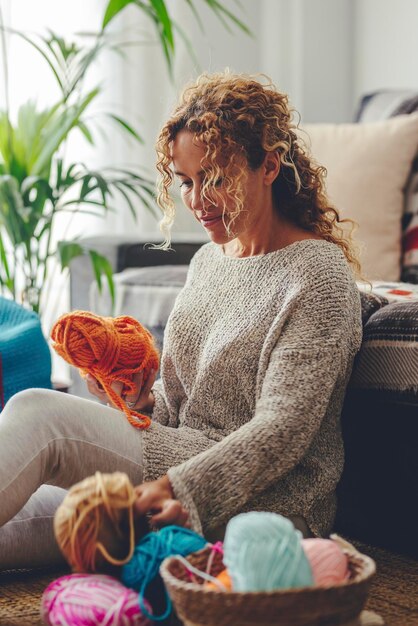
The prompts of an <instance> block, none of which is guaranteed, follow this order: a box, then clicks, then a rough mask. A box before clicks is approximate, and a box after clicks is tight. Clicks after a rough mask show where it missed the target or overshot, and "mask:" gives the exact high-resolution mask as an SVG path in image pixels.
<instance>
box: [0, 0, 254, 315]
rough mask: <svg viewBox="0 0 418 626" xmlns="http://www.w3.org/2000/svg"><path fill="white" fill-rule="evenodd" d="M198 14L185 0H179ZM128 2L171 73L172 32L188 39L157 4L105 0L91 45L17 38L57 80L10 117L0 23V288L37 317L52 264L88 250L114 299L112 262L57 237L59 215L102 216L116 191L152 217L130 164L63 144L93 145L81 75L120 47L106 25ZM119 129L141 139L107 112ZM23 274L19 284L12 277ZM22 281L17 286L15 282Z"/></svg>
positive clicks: (90, 96)
mask: <svg viewBox="0 0 418 626" xmlns="http://www.w3.org/2000/svg"><path fill="white" fill-rule="evenodd" d="M185 1H186V2H187V3H188V5H189V6H190V7H191V8H192V9H193V11H194V15H195V17H196V19H198V20H199V15H198V12H197V10H196V7H195V6H194V3H193V2H192V0H185ZM201 1H202V2H205V3H206V4H207V5H208V6H209V7H210V8H211V9H212V10H213V11H214V12H215V13H216V14H217V15H218V17H219V18H220V19H222V20H223V21H224V22H225V20H226V21H228V20H229V21H232V22H233V23H235V24H236V25H238V26H239V27H240V28H242V29H244V30H246V31H248V29H247V28H246V26H245V25H244V24H242V22H240V21H239V20H238V19H237V18H236V17H235V16H234V15H233V14H232V13H230V12H229V11H228V10H227V9H225V8H224V7H223V6H222V4H221V3H220V2H218V0H201ZM128 4H133V5H135V6H136V7H138V9H139V10H141V11H143V12H144V13H145V14H146V15H147V16H148V17H149V18H150V19H151V21H152V22H153V24H154V27H155V30H156V33H157V35H158V39H159V42H160V44H161V47H162V49H163V51H164V55H165V58H166V61H167V67H168V70H169V72H170V73H171V67H172V58H173V55H174V52H175V37H174V34H173V32H174V30H175V29H177V32H178V33H179V34H180V35H181V37H183V39H184V40H185V41H186V44H188V41H187V37H186V36H185V34H184V33H183V31H181V30H180V29H179V27H178V26H177V25H176V24H175V23H174V22H173V20H172V19H171V17H170V15H169V12H168V11H167V7H166V4H165V2H164V1H163V0H148V1H142V0H110V2H109V3H108V4H107V6H106V10H105V15H104V18H103V28H102V30H101V32H99V33H98V34H96V35H94V36H93V37H92V43H90V44H85V43H83V45H79V44H77V43H75V42H74V41H72V42H67V41H65V40H64V39H63V38H61V37H60V36H59V35H57V34H56V33H53V32H51V31H50V32H49V33H48V34H47V35H46V36H39V37H38V38H34V37H28V36H27V35H25V34H24V33H16V32H15V33H14V34H15V35H19V36H20V37H23V38H24V39H25V40H26V41H27V42H28V44H29V45H31V46H32V47H33V48H34V49H35V50H36V51H37V53H39V54H41V55H42V57H43V58H44V59H45V61H46V62H47V63H48V66H49V68H50V70H51V72H52V74H53V76H54V78H55V79H56V82H57V84H58V86H59V90H60V97H59V99H58V100H57V101H56V102H55V103H54V104H53V105H51V106H49V107H48V108H45V109H42V110H41V109H39V108H38V107H37V105H36V103H35V102H34V101H32V100H28V101H27V102H25V103H24V104H23V105H22V106H21V107H20V109H19V111H18V113H17V118H16V121H15V122H12V120H11V115H10V107H9V103H8V96H7V49H6V39H5V28H4V26H3V22H2V19H1V13H0V26H1V36H2V40H1V44H2V48H3V69H4V75H5V83H6V85H5V93H6V102H5V107H4V109H3V110H0V290H1V291H0V293H1V294H2V295H5V296H7V297H11V298H13V299H15V300H17V301H18V302H21V303H23V304H25V305H26V306H28V307H29V308H31V309H32V310H33V311H35V312H37V313H39V314H42V312H43V310H44V307H45V304H46V302H45V297H44V292H45V288H46V286H47V284H48V281H49V280H50V275H51V268H52V266H53V263H54V261H55V262H56V260H57V259H58V262H59V264H60V266H61V268H62V269H65V268H68V265H69V263H70V261H71V260H72V259H73V258H74V257H75V256H78V255H82V254H87V255H88V256H89V258H90V261H91V263H92V267H93V270H94V275H95V278H96V281H97V283H98V285H99V288H100V287H101V281H102V279H103V277H104V278H105V279H106V280H107V282H108V284H109V290H110V294H111V296H112V298H113V295H114V293H113V281H112V268H111V265H110V263H109V262H108V260H107V259H106V258H105V257H103V256H101V255H100V254H98V253H97V251H95V250H94V249H85V248H84V247H83V246H82V245H81V243H80V242H79V241H77V240H70V241H59V242H58V243H57V242H56V240H55V237H54V227H55V225H56V221H57V217H58V216H59V215H60V214H62V213H63V212H71V213H72V214H73V216H76V215H78V214H80V213H86V212H89V213H93V214H95V215H105V214H106V212H107V211H109V210H112V208H114V207H113V204H114V200H115V198H116V197H117V196H118V195H119V197H121V198H122V200H123V201H124V202H125V203H126V204H127V205H128V207H129V209H130V211H131V212H132V214H133V215H134V216H136V212H137V209H136V207H137V206H138V202H139V203H140V204H141V205H142V206H144V207H145V208H146V209H147V210H149V211H151V212H154V214H155V215H157V213H156V205H155V202H154V183H153V181H151V180H149V179H148V178H147V177H145V176H143V175H141V174H140V173H139V171H134V169H133V168H130V169H121V168H116V167H107V168H100V170H93V169H91V168H88V167H86V166H85V165H84V164H83V163H81V162H68V160H67V159H66V157H65V146H66V144H67V142H68V140H69V139H70V138H71V136H72V134H73V133H74V132H76V131H77V130H78V131H79V132H81V133H82V134H83V136H84V138H85V140H86V141H87V142H89V143H90V144H92V145H94V142H95V140H94V136H93V133H92V131H91V128H90V122H89V120H88V116H87V114H88V113H89V112H90V110H91V107H92V105H93V103H94V102H95V100H96V99H97V97H98V95H99V94H100V92H101V87H100V86H96V87H94V88H92V89H88V90H86V89H85V82H84V78H85V75H86V73H87V72H88V71H89V70H90V69H91V67H92V65H93V64H94V62H95V61H96V60H97V58H98V57H99V56H100V54H101V53H102V52H103V50H105V49H109V48H113V49H116V50H119V51H120V49H121V46H122V45H123V44H115V43H114V42H113V40H112V37H111V36H110V35H109V32H108V26H109V23H110V22H111V21H112V20H113V19H114V18H115V16H116V15H117V14H118V13H119V12H120V11H121V10H123V9H124V8H125V7H126V6H127V5H128ZM108 117H109V118H111V119H112V120H113V122H115V123H116V124H117V126H118V128H119V130H120V131H121V132H122V133H125V134H127V135H129V136H130V137H131V138H133V139H134V141H139V142H140V141H142V140H141V137H140V135H139V134H138V132H137V131H136V130H135V129H134V128H133V127H132V126H131V125H130V124H129V123H128V122H127V121H126V120H125V119H124V118H123V117H122V116H121V115H119V113H118V114H115V113H109V114H108ZM18 279H20V283H19V280H18ZM22 281H23V286H22V287H20V288H19V287H18V285H19V284H21V285H22Z"/></svg>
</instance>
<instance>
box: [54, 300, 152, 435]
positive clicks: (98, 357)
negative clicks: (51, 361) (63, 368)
mask: <svg viewBox="0 0 418 626" xmlns="http://www.w3.org/2000/svg"><path fill="white" fill-rule="evenodd" d="M51 338H52V340H53V342H54V343H53V347H54V349H55V350H56V352H57V353H58V354H59V355H60V356H62V357H63V358H64V359H65V360H66V361H67V362H68V363H70V365H74V366H75V367H77V368H78V369H79V370H80V373H81V375H82V376H86V375H87V374H91V375H92V376H94V378H96V379H97V380H98V381H99V382H100V384H101V385H102V387H103V389H104V390H105V391H106V393H107V395H108V397H109V398H110V399H111V400H112V402H113V404H114V405H115V406H116V407H117V408H118V409H120V410H121V411H123V412H124V413H125V414H126V416H127V418H128V420H129V422H130V423H131V424H132V426H135V428H148V426H149V425H150V423H151V420H150V418H149V417H148V416H146V415H142V414H141V413H137V412H136V411H133V410H130V409H129V408H128V407H127V405H126V403H125V401H124V400H123V398H121V397H120V396H118V394H117V393H115V392H114V391H113V389H112V388H111V384H112V383H113V382H115V381H119V382H122V383H123V389H122V396H124V395H126V394H134V393H135V392H136V391H137V389H136V387H135V384H134V382H133V375H134V374H136V373H137V372H140V371H143V373H144V375H143V383H145V382H146V381H147V379H148V377H149V375H150V372H151V370H154V371H157V369H158V366H159V357H158V352H157V349H156V347H155V344H154V338H153V336H152V335H151V333H150V332H149V331H148V330H147V329H146V328H144V326H142V325H141V324H140V323H139V322H138V321H137V320H136V319H134V318H133V317H129V316H127V315H126V316H121V317H102V316H100V315H95V314H94V313H90V312H88V311H73V312H72V313H68V314H66V315H62V316H61V317H60V318H59V319H58V320H57V322H56V323H55V324H54V327H53V328H52V331H51ZM134 418H138V419H134ZM138 420H139V421H138Z"/></svg>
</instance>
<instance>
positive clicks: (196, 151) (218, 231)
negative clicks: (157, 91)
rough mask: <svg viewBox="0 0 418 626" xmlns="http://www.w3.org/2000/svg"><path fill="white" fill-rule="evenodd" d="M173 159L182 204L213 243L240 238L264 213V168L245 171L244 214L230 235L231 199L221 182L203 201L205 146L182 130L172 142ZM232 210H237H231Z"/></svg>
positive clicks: (237, 219)
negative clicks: (229, 206)
mask: <svg viewBox="0 0 418 626" xmlns="http://www.w3.org/2000/svg"><path fill="white" fill-rule="evenodd" d="M171 155H172V159H173V168H174V173H175V175H176V177H177V178H178V180H179V184H180V191H181V197H182V200H183V202H184V204H185V206H186V207H187V208H188V209H190V210H191V211H192V212H193V214H194V216H195V218H196V219H197V220H198V221H199V222H200V223H201V225H202V226H203V228H204V229H205V230H206V232H207V233H208V235H209V237H210V238H211V239H212V241H214V242H215V243H218V244H224V243H227V242H228V241H231V240H232V239H234V238H235V237H239V235H240V234H241V233H242V232H243V231H244V230H248V228H251V224H252V223H253V222H255V220H257V216H258V214H259V212H260V211H262V209H263V196H264V194H265V186H264V184H263V179H262V173H261V168H260V170H256V171H252V170H250V169H249V168H248V167H247V168H246V177H245V179H244V180H243V181H242V185H243V191H244V198H243V200H244V205H243V210H242V211H241V212H240V214H239V215H238V217H237V218H236V219H234V221H233V224H232V233H231V232H228V230H227V228H226V227H227V226H228V223H229V216H228V196H227V194H226V192H225V190H224V189H223V187H222V183H223V181H222V179H220V180H219V181H217V183H216V184H215V185H214V188H213V190H212V191H210V192H206V195H207V198H202V187H203V184H204V176H205V173H204V171H203V170H202V161H203V159H204V157H205V148H204V146H203V144H201V143H200V142H198V141H197V140H196V139H195V138H194V136H193V134H192V133H191V132H189V131H187V130H182V131H180V132H179V133H178V134H177V136H176V138H175V140H174V141H173V145H172V150H171ZM220 165H221V164H220ZM224 207H225V210H224ZM232 209H234V207H231V210H232ZM248 209H251V211H249V210H248Z"/></svg>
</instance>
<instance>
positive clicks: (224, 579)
mask: <svg viewBox="0 0 418 626" xmlns="http://www.w3.org/2000/svg"><path fill="white" fill-rule="evenodd" d="M216 579H217V580H219V582H220V583H221V584H222V585H223V586H224V587H225V589H226V591H232V581H231V578H230V576H229V573H228V570H227V569H224V570H222V572H221V573H220V574H218V575H217V576H216ZM205 587H206V589H214V590H215V591H220V589H219V587H218V586H217V584H216V583H214V582H213V583H212V582H207V583H205Z"/></svg>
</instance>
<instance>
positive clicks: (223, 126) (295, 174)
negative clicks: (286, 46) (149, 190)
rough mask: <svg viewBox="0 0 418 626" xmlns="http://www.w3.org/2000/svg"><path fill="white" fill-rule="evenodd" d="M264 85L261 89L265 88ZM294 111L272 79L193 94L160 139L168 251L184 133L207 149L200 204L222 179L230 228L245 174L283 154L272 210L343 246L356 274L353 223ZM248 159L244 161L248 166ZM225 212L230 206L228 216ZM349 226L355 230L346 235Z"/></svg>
mask: <svg viewBox="0 0 418 626" xmlns="http://www.w3.org/2000/svg"><path fill="white" fill-rule="evenodd" d="M262 81H263V82H262ZM294 113H295V112H294V110H293V109H291V108H290V107H289V101H288V97H287V95H285V94H282V93H280V92H279V91H277V89H276V88H275V87H274V85H273V84H272V83H271V81H270V80H269V79H268V78H267V77H266V76H257V77H253V76H248V75H245V74H231V73H230V72H229V71H228V70H226V71H225V72H222V73H217V74H206V73H205V74H202V75H201V76H199V78H198V79H197V80H196V82H194V83H192V84H190V85H189V86H187V87H186V88H185V89H184V91H183V93H182V94H181V96H180V99H179V102H178V104H177V106H176V107H175V109H174V111H173V113H172V114H171V116H170V118H169V119H168V120H167V122H166V123H165V124H164V126H163V128H162V130H161V131H160V134H159V137H158V139H157V144H156V150H157V169H158V172H159V174H160V179H159V183H158V197H157V200H158V204H159V206H160V207H161V209H162V210H163V213H164V217H163V219H162V221H161V223H160V227H161V231H162V233H163V234H164V236H165V238H166V240H165V242H164V244H162V246H161V247H164V248H167V247H169V245H170V229H171V225H172V223H173V221H174V215H175V208H174V202H173V199H172V197H171V195H170V187H171V186H172V184H173V178H174V175H173V171H172V169H171V167H170V166H171V164H172V156H171V146H172V142H173V141H174V139H175V138H176V136H177V134H178V133H179V132H180V131H181V130H188V131H190V132H192V133H193V135H194V137H195V139H196V140H197V141H199V142H201V144H202V145H203V146H204V149H205V155H204V158H203V160H202V169H203V171H204V173H205V177H204V181H203V186H202V192H201V193H202V197H203V198H207V197H208V194H209V193H211V194H212V196H213V193H215V194H216V186H217V181H219V180H220V179H222V191H223V194H224V195H225V198H226V200H225V205H227V206H228V222H229V223H228V228H229V230H230V231H231V232H233V222H234V220H235V219H236V217H237V216H238V215H239V214H240V213H241V211H242V210H243V204H244V181H245V178H246V169H247V168H248V167H249V168H250V169H251V170H256V169H258V168H259V167H260V166H261V165H262V163H263V161H264V158H265V156H266V154H267V153H268V152H278V154H279V157H280V164H281V167H280V172H279V174H278V176H277V178H276V180H275V181H274V183H273V185H272V191H273V199H274V205H275V206H276V207H277V210H278V211H280V214H281V215H282V216H284V217H285V218H287V219H288V220H290V221H291V222H292V223H294V224H296V225H297V226H299V227H301V228H303V229H305V230H308V231H310V232H312V233H315V234H317V235H320V236H321V237H322V238H323V239H325V240H327V241H330V242H332V243H335V244H337V245H338V246H340V248H341V249H342V251H343V252H344V254H345V256H346V258H347V260H348V261H349V262H350V264H351V265H352V266H353V269H354V270H355V272H356V273H357V274H360V264H359V261H358V259H357V255H356V252H355V248H354V244H353V241H352V231H353V228H354V226H355V223H354V222H352V220H348V219H340V217H339V214H338V212H337V210H336V209H335V208H334V207H333V206H331V205H330V203H329V200H328V198H327V195H326V192H325V185H324V177H325V175H326V170H325V168H324V167H322V166H320V165H318V164H316V163H315V162H314V161H313V159H312V158H311V157H310V156H309V155H308V153H307V152H306V150H305V148H304V146H303V145H302V142H301V140H300V138H299V137H298V135H297V134H296V130H297V128H298V126H297V124H294V123H293V115H294ZM243 157H244V158H243ZM225 208H226V206H224V211H225ZM342 223H348V224H350V225H351V228H350V229H349V230H347V229H346V228H344V229H343V228H342V226H341V224H342Z"/></svg>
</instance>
